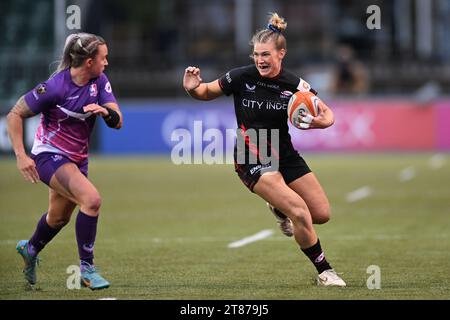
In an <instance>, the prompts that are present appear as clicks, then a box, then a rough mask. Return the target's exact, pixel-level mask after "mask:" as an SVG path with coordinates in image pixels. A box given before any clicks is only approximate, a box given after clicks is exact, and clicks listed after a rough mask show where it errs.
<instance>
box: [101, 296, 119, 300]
mask: <svg viewBox="0 0 450 320" xmlns="http://www.w3.org/2000/svg"><path fill="white" fill-rule="evenodd" d="M98 300H117V298H109V297H107V298H100V299H98Z"/></svg>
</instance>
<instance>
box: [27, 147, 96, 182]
mask: <svg viewBox="0 0 450 320" xmlns="http://www.w3.org/2000/svg"><path fill="white" fill-rule="evenodd" d="M31 158H32V159H33V160H34V162H35V163H36V170H37V172H38V173H39V178H40V179H41V181H42V182H44V183H45V184H46V185H48V186H50V179H51V178H52V177H53V175H54V174H55V172H56V170H58V168H59V167H61V166H62V165H63V164H66V163H70V162H72V163H74V164H76V165H77V167H78V169H80V171H81V173H82V174H84V175H85V176H86V177H87V176H88V159H86V160H83V161H81V162H80V163H77V162H75V161H72V160H70V159H69V158H68V157H67V156H65V155H62V154H58V153H53V152H42V153H39V154H37V155H34V154H33V155H31Z"/></svg>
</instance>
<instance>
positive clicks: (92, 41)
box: [56, 33, 106, 72]
mask: <svg viewBox="0 0 450 320" xmlns="http://www.w3.org/2000/svg"><path fill="white" fill-rule="evenodd" d="M102 44H106V42H105V40H104V39H103V38H102V37H100V36H97V35H95V34H91V33H74V34H71V35H69V36H68V37H67V38H66V43H65V45H64V51H63V56H62V60H61V61H60V63H59V65H58V68H57V69H56V72H60V71H62V70H64V69H66V68H68V67H74V68H76V67H79V66H81V65H82V64H83V62H84V61H85V60H86V59H89V58H94V57H95V56H96V55H97V52H98V46H99V45H102Z"/></svg>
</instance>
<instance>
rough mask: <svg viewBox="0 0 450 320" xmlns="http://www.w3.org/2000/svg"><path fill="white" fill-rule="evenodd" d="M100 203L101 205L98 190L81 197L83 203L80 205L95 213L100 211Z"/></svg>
mask: <svg viewBox="0 0 450 320" xmlns="http://www.w3.org/2000/svg"><path fill="white" fill-rule="evenodd" d="M101 205H102V199H101V197H100V194H99V193H98V192H96V193H93V194H90V195H88V196H86V197H85V198H84V199H83V204H82V206H83V207H84V208H85V210H88V211H89V212H95V213H97V212H98V211H100V206H101Z"/></svg>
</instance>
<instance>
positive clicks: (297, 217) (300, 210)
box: [289, 204, 311, 225]
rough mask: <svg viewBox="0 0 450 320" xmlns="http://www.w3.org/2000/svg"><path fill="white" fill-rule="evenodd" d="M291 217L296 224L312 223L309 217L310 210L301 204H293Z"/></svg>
mask: <svg viewBox="0 0 450 320" xmlns="http://www.w3.org/2000/svg"><path fill="white" fill-rule="evenodd" d="M290 208H291V209H290V211H291V212H290V215H289V216H290V219H291V220H292V222H293V223H294V224H300V225H307V224H308V223H309V224H311V219H310V218H309V219H308V216H309V212H308V208H306V207H304V206H301V205H295V204H292V205H291V206H290Z"/></svg>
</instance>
